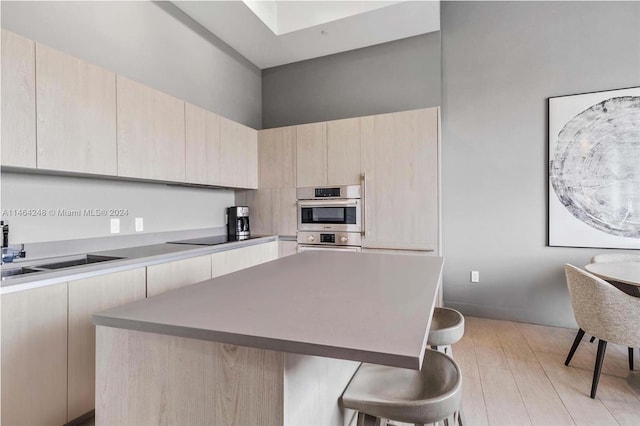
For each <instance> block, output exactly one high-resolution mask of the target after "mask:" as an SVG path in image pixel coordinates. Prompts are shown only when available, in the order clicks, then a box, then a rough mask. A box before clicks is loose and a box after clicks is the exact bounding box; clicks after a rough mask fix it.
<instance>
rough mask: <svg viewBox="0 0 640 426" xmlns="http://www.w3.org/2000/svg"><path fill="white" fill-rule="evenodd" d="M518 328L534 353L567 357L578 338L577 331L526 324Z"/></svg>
mask: <svg viewBox="0 0 640 426" xmlns="http://www.w3.org/2000/svg"><path fill="white" fill-rule="evenodd" d="M517 326H518V329H519V330H520V332H521V333H522V335H523V336H524V338H525V339H526V340H527V343H528V344H529V346H530V347H531V349H533V351H534V352H550V353H555V354H561V355H562V354H564V355H565V356H566V355H567V354H568V353H569V349H570V348H571V343H573V339H574V338H575V336H576V331H575V330H570V329H568V328H559V327H545V326H543V325H535V324H524V323H517Z"/></svg>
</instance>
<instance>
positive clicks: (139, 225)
mask: <svg viewBox="0 0 640 426" xmlns="http://www.w3.org/2000/svg"><path fill="white" fill-rule="evenodd" d="M142 231H144V219H143V218H141V217H136V232H142Z"/></svg>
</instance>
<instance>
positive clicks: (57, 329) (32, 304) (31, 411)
mask: <svg viewBox="0 0 640 426" xmlns="http://www.w3.org/2000/svg"><path fill="white" fill-rule="evenodd" d="M1 303H2V309H1V310H2V325H1V326H2V357H1V359H2V391H1V393H2V402H1V404H2V414H1V419H0V421H1V422H2V424H3V425H62V424H65V423H67V283H62V284H56V285H51V286H46V287H40V288H36V289H32V290H24V291H18V292H15V293H9V294H5V295H2V300H1Z"/></svg>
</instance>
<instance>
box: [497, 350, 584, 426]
mask: <svg viewBox="0 0 640 426" xmlns="http://www.w3.org/2000/svg"><path fill="white" fill-rule="evenodd" d="M532 354H533V352H532ZM507 360H508V362H509V366H510V367H511V373H512V374H513V378H514V380H515V381H516V384H517V385H518V389H519V390H520V394H521V395H522V400H523V401H524V405H525V407H526V408H527V413H528V414H529V418H530V420H531V423H532V424H533V425H539V426H548V425H574V424H575V423H574V421H573V419H572V418H571V415H570V414H569V412H568V411H567V408H566V407H565V406H564V404H563V403H562V400H561V399H560V396H559V395H558V394H557V393H556V390H555V388H554V387H553V384H552V383H551V381H550V380H549V378H548V377H547V375H546V374H545V372H544V370H543V368H542V366H541V365H540V364H539V363H538V361H537V360H533V361H525V360H521V359H513V358H510V357H507Z"/></svg>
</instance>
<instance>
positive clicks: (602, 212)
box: [549, 96, 640, 238]
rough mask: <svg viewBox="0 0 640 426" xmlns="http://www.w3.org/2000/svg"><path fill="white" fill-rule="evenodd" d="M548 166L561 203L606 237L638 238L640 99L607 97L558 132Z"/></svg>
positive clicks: (637, 97)
mask: <svg viewBox="0 0 640 426" xmlns="http://www.w3.org/2000/svg"><path fill="white" fill-rule="evenodd" d="M552 155H553V156H552V160H551V163H550V167H549V175H550V179H551V184H552V185H553V188H554V190H555V192H556V194H557V196H558V198H559V199H560V202H562V204H563V205H564V206H565V207H566V208H567V209H568V210H569V211H570V212H571V214H572V215H573V216H575V217H576V218H577V219H579V220H580V221H582V222H584V223H586V224H587V225H589V226H592V227H594V228H596V229H599V230H600V231H603V232H606V233H607V234H611V235H617V236H621V237H630V238H640V97H639V96H622V97H615V98H611V99H607V100H606V101H603V102H600V103H598V104H596V105H593V106H592V107H590V108H588V109H586V110H584V111H582V112H581V113H580V114H578V115H576V116H575V117H573V118H572V119H571V120H569V121H568V122H567V124H566V125H565V126H564V127H563V128H562V130H561V131H560V133H559V134H558V139H557V145H556V150H555V152H554V153H552Z"/></svg>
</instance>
